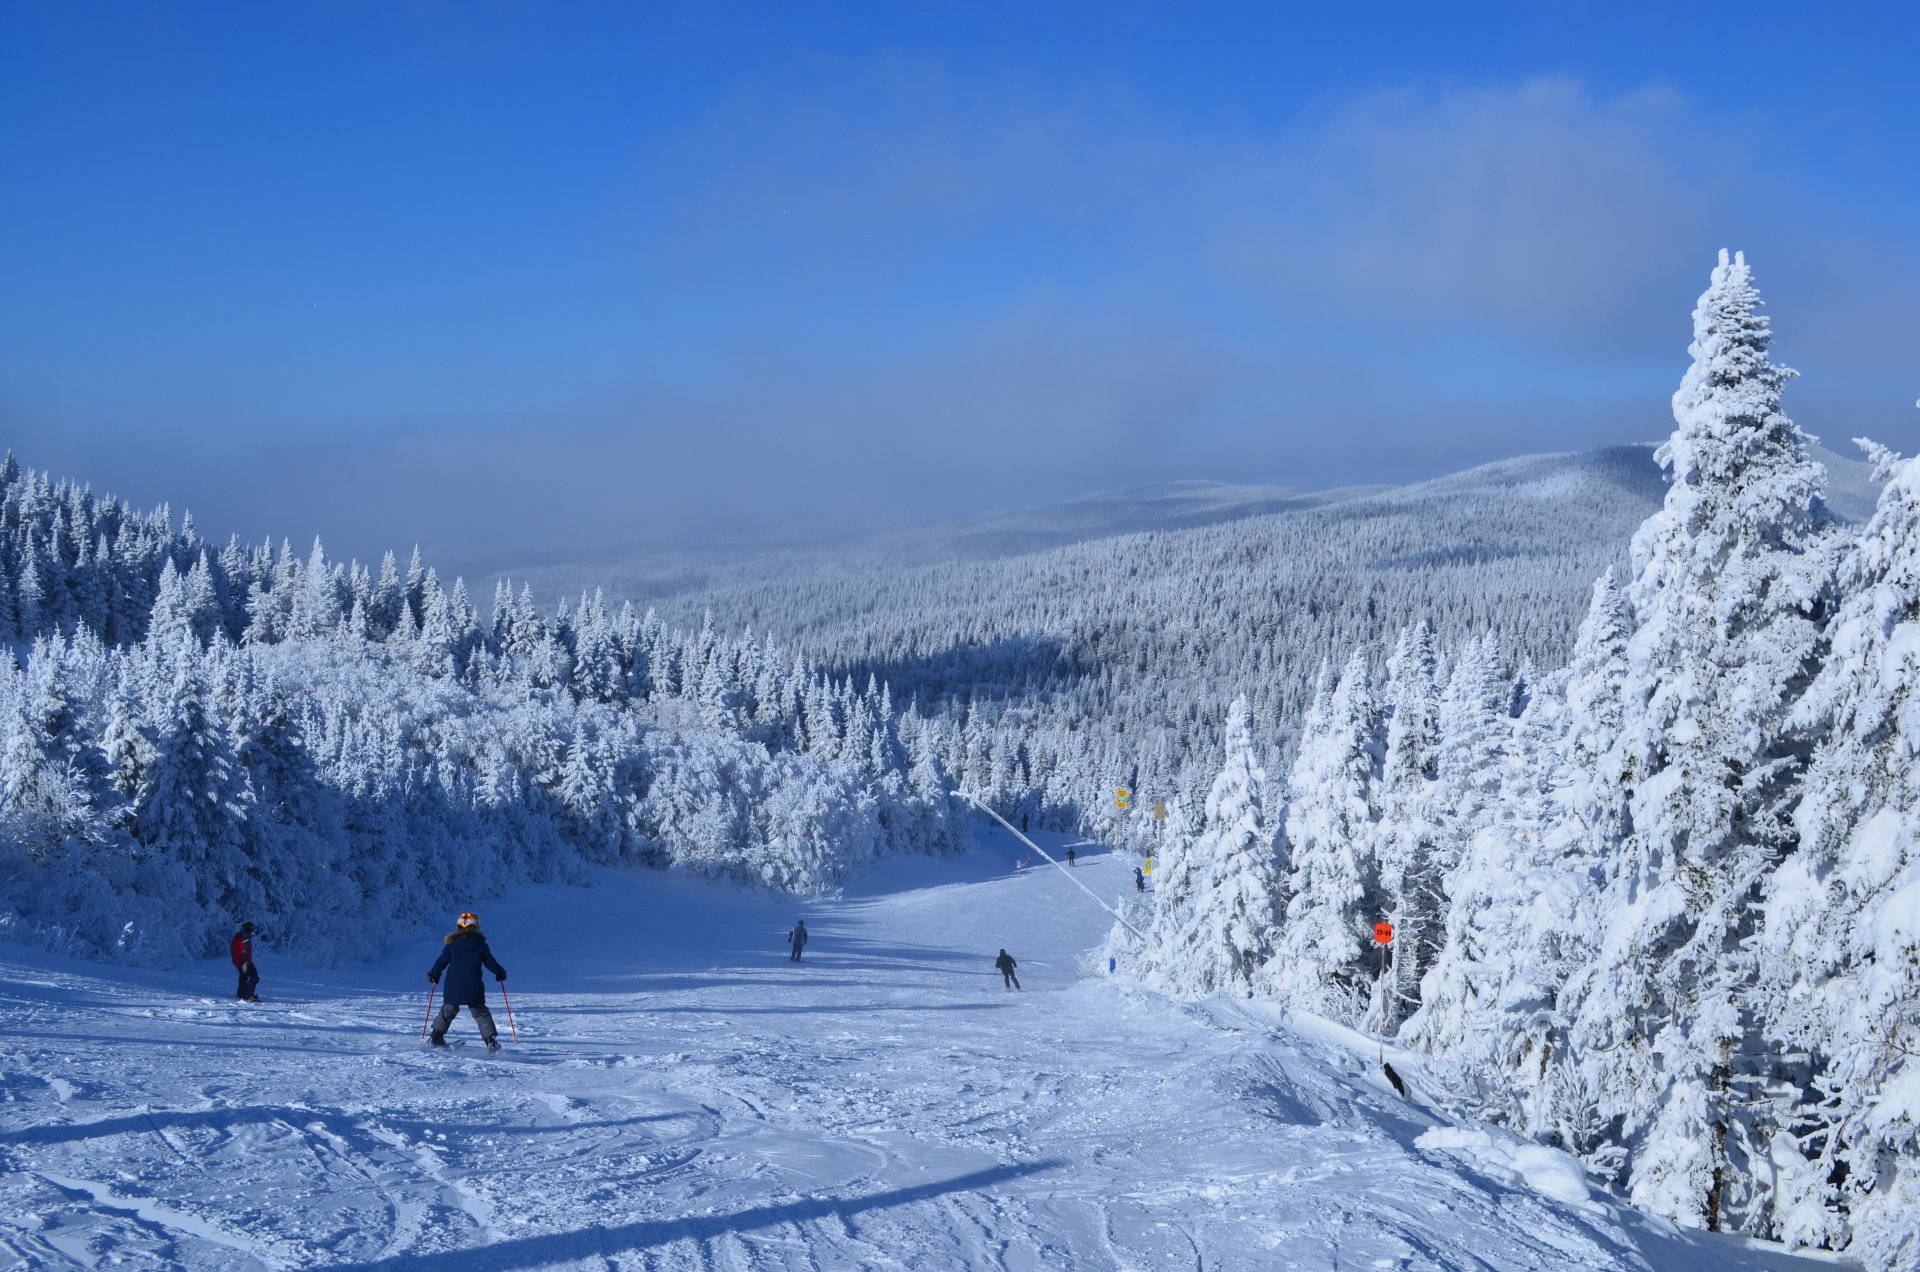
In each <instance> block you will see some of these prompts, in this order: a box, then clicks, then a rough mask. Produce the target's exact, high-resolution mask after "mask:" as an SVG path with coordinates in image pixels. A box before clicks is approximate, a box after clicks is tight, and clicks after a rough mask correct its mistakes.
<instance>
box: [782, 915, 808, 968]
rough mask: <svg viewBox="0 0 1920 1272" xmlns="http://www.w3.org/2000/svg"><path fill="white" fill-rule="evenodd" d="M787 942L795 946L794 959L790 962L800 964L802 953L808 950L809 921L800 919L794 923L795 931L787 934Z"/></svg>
mask: <svg viewBox="0 0 1920 1272" xmlns="http://www.w3.org/2000/svg"><path fill="white" fill-rule="evenodd" d="M787 941H788V943H789V944H791V945H792V946H793V957H792V958H791V959H790V960H789V961H790V962H794V963H798V962H799V961H800V951H801V950H804V949H806V948H807V921H806V920H805V919H800V920H799V921H797V922H796V923H794V925H793V930H792V931H791V932H788V933H787Z"/></svg>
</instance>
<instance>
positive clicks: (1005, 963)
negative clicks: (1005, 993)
mask: <svg viewBox="0 0 1920 1272" xmlns="http://www.w3.org/2000/svg"><path fill="white" fill-rule="evenodd" d="M993 965H994V966H995V967H997V968H999V969H1000V975H1001V976H1002V977H1004V978H1005V979H1006V987H1007V988H1008V989H1018V988H1020V978H1019V977H1018V976H1015V975H1014V974H1013V969H1014V968H1016V967H1018V966H1020V964H1019V963H1017V962H1015V961H1014V958H1013V955H1011V954H1009V953H1007V952H1006V951H1005V950H1001V951H1000V957H999V958H996V959H994V960H993Z"/></svg>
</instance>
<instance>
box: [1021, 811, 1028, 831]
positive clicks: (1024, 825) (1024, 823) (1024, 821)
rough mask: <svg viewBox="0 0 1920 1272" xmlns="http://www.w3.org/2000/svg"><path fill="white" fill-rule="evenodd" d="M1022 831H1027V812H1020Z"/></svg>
mask: <svg viewBox="0 0 1920 1272" xmlns="http://www.w3.org/2000/svg"><path fill="white" fill-rule="evenodd" d="M1020 833H1021V834H1023V835H1024V834H1026V833H1027V815H1026V814H1025V813H1022V814H1020Z"/></svg>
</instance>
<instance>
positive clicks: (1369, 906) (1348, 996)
mask: <svg viewBox="0 0 1920 1272" xmlns="http://www.w3.org/2000/svg"><path fill="white" fill-rule="evenodd" d="M1379 724H1380V722H1379V712H1378V710H1377V708H1376V707H1375V705H1374V702H1373V687H1372V682H1371V678H1370V677H1369V675H1368V672H1367V658H1366V653H1365V651H1364V650H1355V651H1354V653H1353V656H1352V657H1351V658H1349V659H1348V660H1347V665H1346V669H1345V670H1344V671H1342V672H1341V673H1340V681H1339V684H1338V685H1337V686H1336V687H1335V688H1334V689H1333V691H1332V692H1331V693H1328V692H1327V690H1326V680H1325V674H1324V672H1323V673H1322V677H1321V681H1320V685H1319V688H1318V691H1317V692H1316V694H1315V696H1314V702H1313V706H1312V707H1311V708H1309V709H1308V712H1307V718H1306V722H1305V724H1304V725H1303V726H1302V728H1301V735H1300V750H1299V753H1298V755H1297V757H1296V758H1295V760H1294V764H1293V772H1292V773H1291V774H1290V775H1289V777H1288V781H1287V815H1286V843H1287V854H1288V862H1287V864H1288V874H1287V894H1288V896H1287V910H1286V920H1285V924H1284V926H1283V927H1282V929H1281V934H1280V941H1279V945H1278V948H1277V949H1276V950H1275V952H1274V956H1273V958H1271V959H1270V960H1268V962H1267V966H1266V967H1265V968H1263V969H1262V971H1261V975H1260V982H1261V987H1262V988H1263V989H1265V990H1266V991H1268V992H1271V993H1272V994H1274V995H1275V996H1276V997H1279V998H1282V999H1284V1000H1286V1001H1287V1002H1290V1003H1292V1004H1294V1005H1296V1006H1298V1007H1302V1008H1305V1009H1306V1010H1309V1011H1317V1012H1319V1013H1321V1014H1322V1015H1326V1016H1331V1017H1334V1018H1336V1019H1344V1020H1357V1019H1358V1018H1359V1016H1360V1013H1361V1010H1362V1009H1363V1007H1364V1006H1365V1003H1366V1000H1367V991H1368V988H1369V986H1370V984H1371V982H1372V979H1373V974H1374V968H1373V965H1372V963H1371V961H1370V953H1369V949H1368V945H1367V939H1368V935H1369V934H1370V933H1371V932H1372V930H1373V924H1374V922H1375V921H1376V920H1378V919H1380V918H1383V917H1385V916H1384V915H1383V914H1381V913H1379V904H1380V894H1379V878H1378V872H1377V871H1376V869H1375V868H1374V862H1373V857H1372V852H1371V849H1372V840H1373V833H1374V830H1373V826H1374V822H1375V821H1376V820H1377V818H1378V816H1379V814H1378V810H1377V808H1376V807H1375V804H1374V799H1375V794H1376V791H1377V788H1378V784H1379V777H1380V763H1381V759H1382V755H1383V752H1382V746H1381V738H1380V727H1379Z"/></svg>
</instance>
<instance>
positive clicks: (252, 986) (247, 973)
mask: <svg viewBox="0 0 1920 1272" xmlns="http://www.w3.org/2000/svg"><path fill="white" fill-rule="evenodd" d="M258 988H260V973H259V971H258V970H257V969H256V968H255V967H254V965H253V964H252V963H248V964H247V965H246V966H245V967H243V968H241V969H240V988H238V989H236V990H234V991H233V996H234V997H235V998H252V997H253V996H254V995H253V991H254V990H256V989H258Z"/></svg>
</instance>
